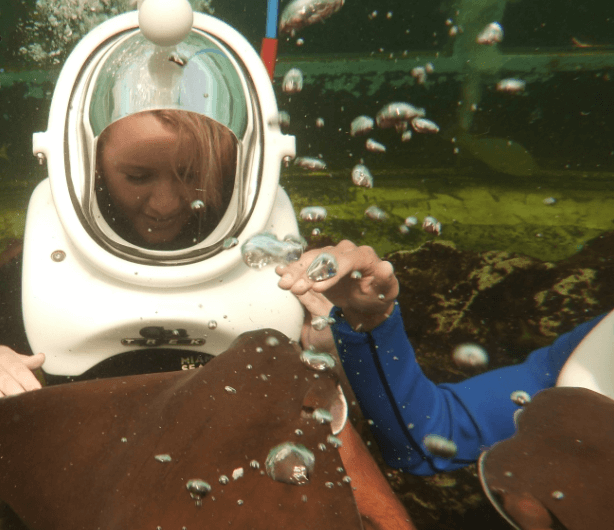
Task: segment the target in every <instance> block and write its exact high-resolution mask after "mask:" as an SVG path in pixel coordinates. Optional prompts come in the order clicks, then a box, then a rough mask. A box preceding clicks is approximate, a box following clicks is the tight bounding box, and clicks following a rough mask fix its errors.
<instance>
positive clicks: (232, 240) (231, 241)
mask: <svg viewBox="0 0 614 530" xmlns="http://www.w3.org/2000/svg"><path fill="white" fill-rule="evenodd" d="M238 244H239V240H238V239H237V238H236V237H227V238H226V239H224V243H223V244H222V246H223V247H224V249H225V250H228V249H229V248H232V247H236V246H237V245H238Z"/></svg>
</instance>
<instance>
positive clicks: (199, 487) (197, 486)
mask: <svg viewBox="0 0 614 530" xmlns="http://www.w3.org/2000/svg"><path fill="white" fill-rule="evenodd" d="M185 487H186V489H187V490H188V491H189V492H190V497H192V498H193V499H194V501H195V502H196V506H201V505H202V499H203V497H204V496H205V495H207V493H209V492H210V491H211V486H209V484H207V483H206V482H205V481H204V480H201V479H199V478H194V479H191V480H188V482H187V484H186V485H185Z"/></svg>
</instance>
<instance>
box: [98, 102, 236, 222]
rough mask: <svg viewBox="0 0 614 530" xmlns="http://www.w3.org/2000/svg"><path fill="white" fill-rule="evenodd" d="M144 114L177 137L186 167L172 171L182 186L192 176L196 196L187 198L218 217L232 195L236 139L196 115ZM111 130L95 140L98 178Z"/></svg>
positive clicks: (179, 112)
mask: <svg viewBox="0 0 614 530" xmlns="http://www.w3.org/2000/svg"><path fill="white" fill-rule="evenodd" d="M146 113H147V114H151V115H152V116H154V117H155V118H156V119H158V120H159V121H160V122H162V123H163V124H164V125H166V126H168V127H169V129H171V130H172V131H173V132H174V133H175V134H176V135H177V143H176V146H175V148H176V149H177V151H178V150H179V149H182V150H186V153H187V161H188V162H187V166H186V167H181V168H175V176H176V177H177V178H178V179H179V180H180V181H181V182H182V183H183V185H184V186H186V179H187V177H188V176H191V177H192V179H191V184H192V185H193V186H194V190H195V193H194V192H191V193H190V194H189V196H191V197H197V198H198V199H200V200H202V201H203V203H204V205H205V210H208V211H211V210H212V211H213V212H215V214H217V215H218V216H221V214H223V212H224V210H225V209H226V207H227V205H228V200H229V199H230V194H231V193H228V191H230V190H232V188H233V187H234V179H235V171H236V161H237V140H236V137H235V136H234V135H233V133H232V132H231V131H230V129H228V128H227V127H225V126H223V125H221V124H220V123H218V122H216V121H215V120H212V119H211V118H208V117H206V116H203V115H201V114H197V113H196V112H188V111H185V110H176V109H163V110H147V111H143V114H146ZM122 119H124V118H122ZM111 129H112V127H107V128H106V129H105V130H104V131H102V133H101V134H100V137H99V139H98V145H97V149H96V161H97V163H96V171H97V173H98V174H99V175H100V176H102V171H101V167H100V160H102V152H103V149H104V146H105V144H106V140H107V139H108V137H109V134H110V133H109V131H110V130H111ZM184 159H185V158H184Z"/></svg>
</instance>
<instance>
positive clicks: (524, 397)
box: [510, 390, 531, 407]
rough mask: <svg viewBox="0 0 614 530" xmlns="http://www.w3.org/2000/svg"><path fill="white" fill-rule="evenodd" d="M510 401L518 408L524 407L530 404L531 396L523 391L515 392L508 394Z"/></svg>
mask: <svg viewBox="0 0 614 530" xmlns="http://www.w3.org/2000/svg"><path fill="white" fill-rule="evenodd" d="M510 399H511V400H512V401H513V402H514V403H516V405H518V406H519V407H524V406H525V405H527V404H528V403H530V402H531V396H530V395H529V394H528V393H527V392H525V391H524V390H516V391H515V392H512V393H511V394H510Z"/></svg>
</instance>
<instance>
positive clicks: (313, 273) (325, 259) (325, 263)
mask: <svg viewBox="0 0 614 530" xmlns="http://www.w3.org/2000/svg"><path fill="white" fill-rule="evenodd" d="M338 270H339V265H338V264H337V260H336V259H335V257H334V256H332V255H330V254H327V253H326V252H322V254H320V255H319V256H317V257H316V259H314V260H313V261H312V262H311V265H309V268H308V269H307V276H308V277H309V279H310V280H313V281H314V282H321V281H324V280H328V279H329V278H332V277H333V276H335V275H336V274H337V271H338Z"/></svg>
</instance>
